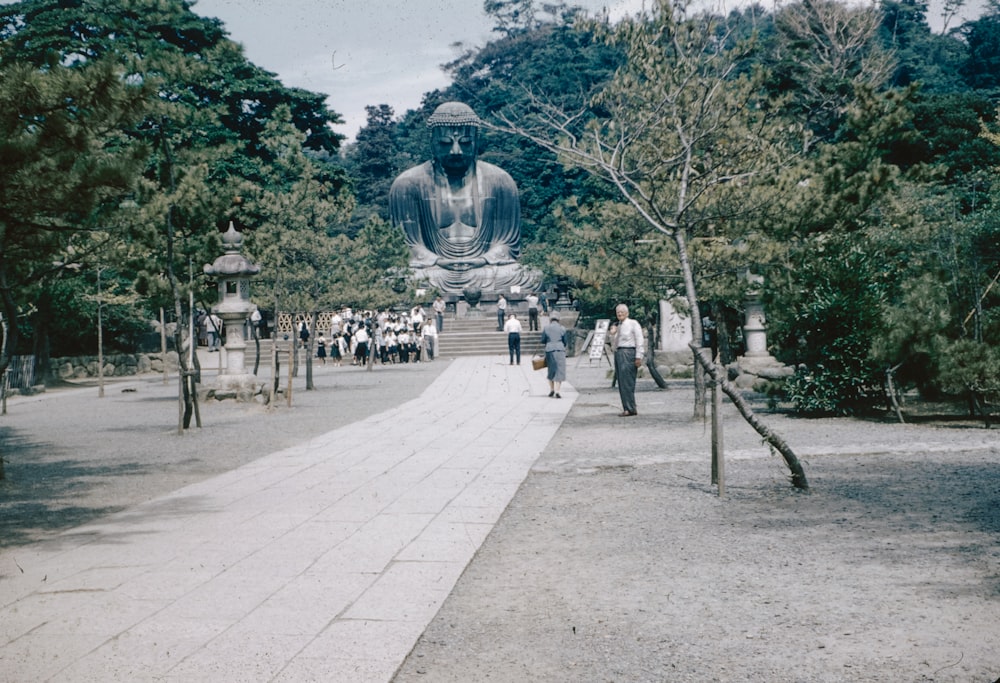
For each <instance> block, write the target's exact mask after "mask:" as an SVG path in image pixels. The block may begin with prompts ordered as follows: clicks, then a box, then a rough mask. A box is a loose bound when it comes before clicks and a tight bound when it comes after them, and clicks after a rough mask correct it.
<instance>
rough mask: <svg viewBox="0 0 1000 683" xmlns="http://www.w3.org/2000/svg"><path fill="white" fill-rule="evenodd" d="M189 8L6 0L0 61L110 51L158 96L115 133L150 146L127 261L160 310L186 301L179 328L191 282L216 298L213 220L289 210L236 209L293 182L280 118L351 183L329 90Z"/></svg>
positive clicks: (95, 0)
mask: <svg viewBox="0 0 1000 683" xmlns="http://www.w3.org/2000/svg"><path fill="white" fill-rule="evenodd" d="M190 6H191V4H190V3H188V2H184V1H182V0H163V1H161V0H125V1H124V2H120V1H117V0H116V1H114V2H112V1H111V0H86V1H85V0H68V1H63V0H24V1H23V2H19V3H15V4H12V5H6V6H3V7H2V8H0V39H2V41H3V45H4V47H5V49H4V52H3V53H2V54H0V63H4V64H5V63H13V62H17V63H30V64H34V65H37V66H38V67H39V68H45V66H44V65H46V64H48V63H49V62H51V61H56V62H59V63H60V64H63V65H66V68H67V69H68V70H71V71H77V70H84V69H87V68H89V67H90V66H91V65H92V64H95V63H98V62H99V61H100V60H108V61H110V62H113V63H116V64H118V65H119V68H120V70H121V72H120V74H119V79H120V81H121V82H123V83H127V84H132V85H133V86H134V87H135V88H136V89H139V86H140V85H141V87H142V89H144V90H148V91H150V92H155V93H156V94H157V98H156V99H155V100H153V101H152V102H151V104H150V107H149V109H148V110H147V111H146V113H145V116H144V118H143V119H142V120H140V121H137V122H134V123H133V125H124V126H122V127H120V128H119V129H117V130H114V131H111V132H110V133H109V135H112V136H118V137H119V138H121V139H123V140H124V141H126V142H132V143H135V144H136V145H137V146H138V147H139V148H140V149H142V148H144V149H146V150H148V151H149V158H148V163H147V165H146V166H145V167H144V168H141V169H139V170H141V172H142V179H141V182H140V183H139V184H138V186H137V187H134V188H131V190H132V191H131V193H130V194H129V196H128V201H129V202H131V203H132V204H135V205H137V206H138V208H137V209H135V210H132V211H131V212H130V216H129V227H128V230H127V231H126V233H125V235H124V237H123V239H124V240H125V241H127V242H128V243H130V244H134V245H139V246H141V247H142V248H143V249H142V252H143V254H144V255H145V256H144V257H143V258H139V257H136V256H135V253H136V252H135V251H132V252H130V253H131V254H132V257H131V258H129V259H128V260H127V261H126V262H125V263H121V264H118V265H120V266H121V268H122V271H123V273H129V272H131V273H134V281H135V288H136V291H137V292H139V293H140V294H142V295H143V297H144V300H145V302H146V303H147V305H148V307H149V308H150V309H152V310H155V309H156V308H158V307H159V306H160V305H163V304H167V303H168V302H170V301H173V302H175V303H176V302H178V301H179V302H181V305H180V306H179V307H178V306H173V309H174V311H175V315H176V316H177V322H178V327H184V325H183V319H182V318H183V316H184V315H185V313H184V310H183V309H184V307H185V306H186V301H187V299H188V290H189V288H190V289H192V290H193V293H194V295H195V298H196V299H198V300H204V299H207V298H209V297H211V296H213V295H212V294H211V293H210V291H211V290H210V289H209V285H210V283H208V282H206V281H205V280H204V279H203V278H202V277H194V276H193V274H194V273H199V274H200V273H201V268H200V266H201V265H202V264H203V263H206V262H211V261H212V260H214V258H215V256H217V255H218V249H219V240H218V234H219V231H218V230H212V227H213V226H214V227H216V228H221V229H224V228H225V226H226V225H227V224H228V222H229V220H233V219H235V220H237V221H238V222H239V226H240V228H241V229H244V230H248V229H252V228H253V227H254V226H256V225H258V224H262V223H266V222H269V221H272V222H273V221H276V220H279V219H280V217H279V216H276V215H274V213H273V212H274V210H276V209H277V210H280V208H279V207H276V206H271V205H267V204H263V203H258V204H257V205H256V206H255V207H254V212H253V213H252V214H251V213H249V212H246V211H240V212H238V211H237V208H236V207H237V206H238V202H235V201H234V198H236V197H240V196H242V195H246V196H259V195H261V194H263V193H265V192H280V191H283V190H284V189H287V188H288V187H289V185H290V182H291V181H290V180H289V179H288V178H286V177H279V176H278V175H276V173H275V170H274V169H275V168H276V163H275V161H276V158H275V156H274V154H275V152H277V153H279V154H280V153H284V151H283V150H282V149H281V148H280V146H275V145H272V144H271V142H270V141H269V139H268V136H269V135H271V134H272V132H273V129H271V128H269V125H270V123H271V122H272V121H273V120H276V119H281V120H282V121H285V120H288V121H290V122H291V126H293V127H294V128H295V129H296V130H297V131H298V132H299V133H300V135H301V139H299V140H298V144H299V146H300V147H301V148H304V149H307V150H309V152H310V154H312V155H313V156H314V157H315V158H316V159H317V160H318V161H322V164H321V165H322V167H323V171H322V172H321V173H320V175H322V177H323V182H324V183H325V184H326V185H328V186H330V187H331V188H333V190H332V191H335V193H336V194H338V195H339V193H340V192H341V190H343V189H344V188H345V187H346V178H345V177H344V174H343V173H342V172H341V171H339V170H338V169H336V168H335V167H334V166H333V165H332V164H330V163H329V160H330V159H331V158H332V155H333V154H335V153H336V152H337V150H338V148H339V144H340V139H341V136H338V135H336V134H335V133H333V132H332V129H331V127H330V124H332V123H337V122H340V118H339V116H338V115H337V114H335V113H333V112H331V111H330V110H329V109H327V107H326V105H325V103H324V100H325V97H324V96H322V95H318V94H315V93H309V92H306V91H302V90H298V89H291V88H285V87H283V86H282V85H281V84H280V83H279V82H278V81H277V80H276V79H275V78H274V76H273V74H270V73H268V72H266V71H263V70H262V69H259V68H258V67H256V66H254V65H252V64H250V63H249V62H247V61H246V59H245V57H244V56H243V53H242V49H241V48H240V46H239V45H237V44H236V43H233V42H232V41H230V40H228V39H227V38H226V35H225V31H224V30H223V27H222V25H221V23H220V22H219V21H217V20H214V19H205V18H202V17H198V16H197V15H195V14H194V13H193V12H191V11H190ZM112 139H113V138H112ZM324 227H329V226H324ZM168 243H169V244H170V247H171V248H170V249H167V248H166V246H167V244H168ZM167 254H170V255H171V256H170V258H167ZM171 273H173V275H171ZM184 273H188V274H189V276H188V277H184V276H183V274H184ZM190 314H191V312H190V311H189V312H188V313H187V315H190ZM178 341H179V340H178ZM187 371H188V370H187V369H185V372H187Z"/></svg>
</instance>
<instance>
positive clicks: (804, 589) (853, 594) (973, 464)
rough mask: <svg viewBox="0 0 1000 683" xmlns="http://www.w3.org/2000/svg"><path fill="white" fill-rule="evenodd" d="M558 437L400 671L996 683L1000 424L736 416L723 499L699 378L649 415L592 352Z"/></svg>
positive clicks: (648, 403) (472, 676) (507, 676)
mask: <svg viewBox="0 0 1000 683" xmlns="http://www.w3.org/2000/svg"><path fill="white" fill-rule="evenodd" d="M569 379H570V381H571V382H573V383H574V384H575V386H576V387H577V389H578V390H579V391H580V394H581V395H580V396H579V397H578V399H577V401H576V403H575V405H574V408H573V410H572V412H571V413H570V415H569V417H568V419H567V421H566V422H565V423H564V424H563V427H562V429H561V430H560V431H559V433H558V435H557V437H556V438H555V439H554V440H553V442H552V443H551V444H550V446H549V448H548V449H547V451H546V452H545V453H544V454H543V455H542V457H541V458H540V459H539V461H538V462H537V464H536V466H535V468H534V470H533V472H532V474H531V475H530V476H529V477H528V479H527V480H526V482H525V483H524V485H523V486H522V487H521V489H520V491H519V492H518V495H517V496H516V497H515V499H514V501H513V502H512V504H511V505H510V507H509V508H508V509H507V511H506V513H505V514H504V516H503V517H502V518H501V520H500V522H499V524H498V525H497V526H496V528H495V529H494V531H493V533H492V534H491V535H490V536H489V538H488V539H487V541H486V543H485V544H484V546H483V547H482V548H481V549H480V551H479V553H478V554H477V556H476V558H475V559H474V560H473V562H472V563H471V564H470V566H469V567H468V569H467V570H466V572H465V574H464V575H463V576H462V578H461V580H460V581H459V583H458V585H457V587H456V589H455V590H454V591H453V592H452V594H451V596H450V597H449V599H448V601H447V602H446V603H445V605H444V607H443V608H442V609H441V611H440V612H439V613H438V615H437V617H436V618H435V620H434V621H433V622H432V624H431V625H430V627H429V628H428V629H427V630H426V631H425V633H424V635H423V637H422V638H421V639H420V641H419V643H418V644H417V646H416V647H415V648H414V650H413V652H412V653H411V655H410V657H409V658H408V659H407V661H406V662H405V663H404V665H403V666H402V667H401V669H400V671H399V672H398V674H397V676H396V679H395V681H396V683H414V682H417V681H422V682H434V683H439V682H452V681H454V682H456V683H457V682H463V683H464V682H469V681H510V682H514V681H579V682H591V681H593V682H597V681H601V682H603V681H616V682H622V683H625V682H630V683H631V682H638V681H650V682H653V681H656V682H662V681H671V682H674V681H691V682H695V681H697V682H704V681H733V682H736V681H766V682H768V683H773V682H782V681H802V682H821V681H824V682H825V681H830V682H834V681H837V682H842V681H873V682H874V681H880V682H884V681H956V682H958V681H961V682H962V683H969V682H974V681H978V682H982V683H989V682H992V681H995V680H997V678H998V677H1000V645H998V644H1000V546H998V539H1000V443H998V440H997V432H996V431H987V430H985V429H982V428H981V427H976V426H971V425H960V426H952V427H943V428H942V427H928V426H914V425H900V424H891V423H875V422H868V421H861V420H853V419H829V420H802V419H794V418H790V417H786V416H782V415H768V416H767V417H766V421H767V423H768V424H769V425H770V426H771V427H772V428H774V429H775V430H776V431H778V432H779V433H780V434H781V435H782V436H784V437H785V438H786V439H787V440H788V442H789V443H790V445H791V446H792V448H793V449H795V450H796V451H797V453H798V454H799V456H800V458H801V459H802V460H803V463H804V466H805V469H806V474H807V476H808V477H809V481H810V485H811V490H810V492H808V493H803V492H800V491H797V490H795V489H793V488H792V487H791V486H790V484H789V483H788V479H787V474H788V473H787V469H786V468H785V466H784V463H783V461H782V460H781V458H780V457H779V456H777V455H771V454H770V453H769V451H768V449H767V448H766V447H764V446H762V445H761V443H760V439H759V437H758V436H757V435H756V434H755V433H754V432H753V431H752V430H751V429H750V428H749V427H748V426H747V425H746V424H745V422H743V421H742V419H741V418H740V417H739V416H738V415H736V413H735V411H734V410H733V409H732V408H731V407H729V408H728V409H727V411H726V420H725V441H726V445H727V448H726V470H725V483H726V490H725V496H724V497H720V496H719V495H718V489H717V488H716V487H714V486H712V485H711V481H710V479H711V477H710V464H709V457H708V455H707V454H708V453H710V441H709V437H710V435H709V432H708V427H707V426H706V425H704V424H702V423H700V422H697V423H694V422H692V421H691V419H690V415H691V388H690V387H689V386H683V385H677V386H674V387H673V388H671V389H670V390H668V391H660V390H658V389H657V388H656V386H655V385H654V384H653V383H652V382H649V381H646V382H641V383H640V393H639V394H638V404H639V411H640V415H639V416H638V417H637V418H626V419H623V418H618V417H616V413H617V411H618V410H620V404H619V403H618V402H617V394H616V392H615V391H613V390H612V389H610V386H609V382H608V380H607V378H606V377H605V376H604V373H603V372H598V371H595V370H594V369H593V368H591V367H589V366H588V365H587V362H586V361H583V362H582V363H578V365H577V368H576V369H575V371H574V369H573V368H572V366H571V369H570V375H569Z"/></svg>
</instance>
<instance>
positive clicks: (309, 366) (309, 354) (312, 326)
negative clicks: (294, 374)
mask: <svg viewBox="0 0 1000 683" xmlns="http://www.w3.org/2000/svg"><path fill="white" fill-rule="evenodd" d="M318 319H319V313H317V312H316V311H313V312H312V314H311V315H310V316H309V341H307V342H306V391H313V390H314V389H315V388H316V385H315V384H313V362H312V361H313V344H315V343H316V321H317V320H318Z"/></svg>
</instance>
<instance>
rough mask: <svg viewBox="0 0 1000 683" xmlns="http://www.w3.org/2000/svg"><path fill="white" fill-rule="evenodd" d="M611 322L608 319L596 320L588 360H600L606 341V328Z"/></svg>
mask: <svg viewBox="0 0 1000 683" xmlns="http://www.w3.org/2000/svg"><path fill="white" fill-rule="evenodd" d="M609 325H611V321H610V320H608V319H606V318H605V319H603V320H598V321H597V324H596V325H595V326H594V336H593V338H592V339H591V340H590V360H601V356H602V355H604V345H605V344H606V343H607V341H608V326H609Z"/></svg>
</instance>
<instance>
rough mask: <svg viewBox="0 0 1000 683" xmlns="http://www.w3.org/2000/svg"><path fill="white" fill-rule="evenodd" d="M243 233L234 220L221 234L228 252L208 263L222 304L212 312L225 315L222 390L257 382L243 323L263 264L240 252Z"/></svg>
mask: <svg viewBox="0 0 1000 683" xmlns="http://www.w3.org/2000/svg"><path fill="white" fill-rule="evenodd" d="M242 244H243V235H241V234H240V233H239V232H237V230H236V228H235V227H234V226H233V223H232V221H230V222H229V230H227V231H226V232H225V233H224V234H223V235H222V245H223V248H224V250H225V252H226V253H224V254H223V255H222V256H220V257H219V258H217V259H215V262H214V263H212V264H211V265H206V266H205V269H204V270H205V274H206V275H209V276H211V277H214V278H215V279H216V280H217V281H218V283H219V303H217V304H216V305H215V306H212V311H213V312H214V313H215V314H216V315H218V316H219V317H220V318H222V322H223V325H225V328H226V346H225V349H226V367H225V369H224V370H223V372H222V374H220V375H219V377H218V379H217V383H218V386H219V389H222V390H227V389H228V390H235V391H237V392H238V391H239V390H240V389H250V388H252V386H253V384H254V377H253V375H250V374H247V372H246V369H245V367H244V362H245V357H246V347H247V345H246V340H245V339H244V338H243V325H244V323H245V322H246V319H247V317H248V316H249V315H250V313H251V312H252V311H253V310H254V308H255V306H254V304H252V303H250V278H251V277H252V276H254V275H257V274H258V273H259V272H260V266H258V265H255V264H253V263H250V261H248V260H247V259H246V258H245V257H244V256H243V255H242V254H241V253H240V247H241V246H242Z"/></svg>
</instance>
